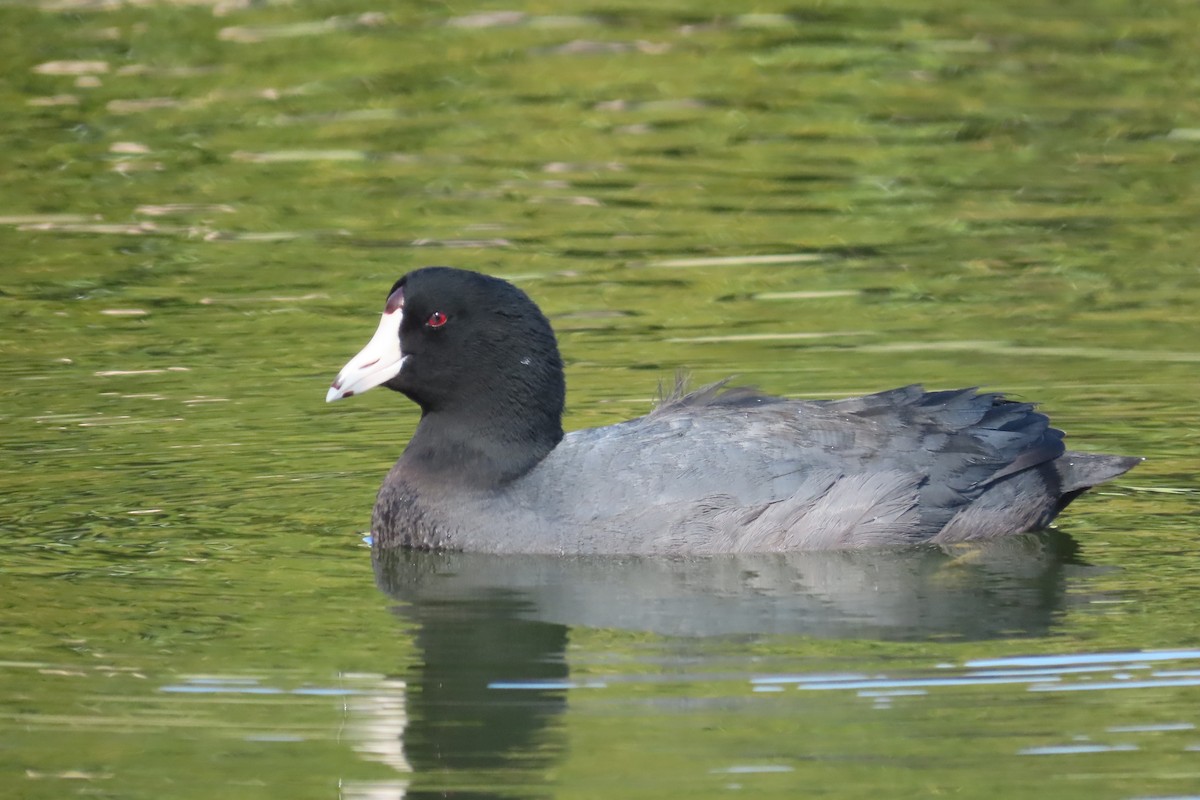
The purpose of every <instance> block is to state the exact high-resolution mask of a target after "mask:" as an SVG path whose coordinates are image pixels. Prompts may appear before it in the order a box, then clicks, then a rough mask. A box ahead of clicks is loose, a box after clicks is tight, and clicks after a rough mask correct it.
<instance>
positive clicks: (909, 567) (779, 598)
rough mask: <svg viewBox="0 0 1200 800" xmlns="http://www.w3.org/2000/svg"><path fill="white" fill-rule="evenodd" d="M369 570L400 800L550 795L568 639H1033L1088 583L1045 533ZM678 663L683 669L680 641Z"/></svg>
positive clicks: (444, 562)
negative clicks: (632, 635)
mask: <svg viewBox="0 0 1200 800" xmlns="http://www.w3.org/2000/svg"><path fill="white" fill-rule="evenodd" d="M373 560H374V564H375V574H376V580H377V582H378V585H379V587H380V588H381V589H382V590H383V591H384V592H386V593H387V594H388V595H389V596H390V597H392V598H394V599H396V600H398V601H400V603H399V605H398V606H397V607H396V613H397V614H398V615H399V616H400V617H401V618H403V619H404V620H405V621H406V622H407V623H409V624H411V625H412V626H414V637H415V643H416V646H417V648H418V651H419V661H418V663H417V664H416V666H415V667H413V669H412V671H411V673H410V674H409V675H407V676H406V680H407V687H408V688H407V716H408V722H407V728H406V730H405V731H404V734H403V738H404V742H403V751H404V755H405V757H406V758H407V760H408V763H409V764H411V767H412V769H413V774H412V776H411V782H410V784H409V786H408V787H407V794H406V796H408V797H443V796H453V797H511V796H526V797H527V796H539V795H542V794H549V793H550V792H551V789H552V787H551V786H550V785H549V784H548V783H547V779H545V778H544V777H542V776H545V775H546V774H547V773H548V771H549V769H550V768H551V767H553V765H554V762H555V760H556V759H557V757H558V754H559V753H560V752H561V750H562V746H561V745H562V743H561V742H560V741H557V738H558V737H556V725H555V722H556V718H557V717H558V716H559V715H560V714H561V713H562V712H563V711H564V709H565V707H566V690H565V689H564V688H562V686H563V685H564V683H565V682H566V681H568V680H569V678H570V670H569V665H568V663H567V659H566V647H567V639H568V633H569V630H570V629H571V628H572V627H577V626H581V627H588V628H613V629H620V630H629V631H647V632H653V633H657V634H661V635H663V636H666V637H691V641H692V642H694V637H712V636H722V637H729V636H735V637H736V636H742V637H762V636H777V635H792V636H807V637H819V638H868V639H891V640H913V639H925V638H932V637H937V638H945V637H951V638H957V639H973V640H979V639H989V638H997V637H1011V636H1022V635H1025V636H1031V635H1032V636H1037V635H1043V634H1045V633H1047V632H1048V631H1049V630H1050V629H1051V628H1052V626H1053V624H1054V621H1055V619H1056V617H1057V615H1058V614H1059V612H1061V610H1062V609H1063V607H1064V604H1065V602H1066V597H1067V594H1066V583H1067V580H1068V577H1069V576H1070V575H1071V574H1072V573H1074V572H1078V571H1080V570H1082V569H1084V567H1082V565H1080V564H1078V562H1077V561H1076V560H1075V545H1074V542H1073V541H1072V540H1071V539H1070V538H1069V537H1067V536H1065V535H1062V534H1057V533H1053V532H1051V533H1047V534H1042V535H1025V536H1013V537H1007V538H1004V539H1001V540H998V541H995V542H990V543H984V544H979V545H969V546H967V545H964V546H958V547H953V548H922V549H906V550H876V551H865V552H858V551H846V552H819V553H787V554H770V555H760V554H755V555H731V556H719V557H705V558H680V559H668V558H647V557H638V558H619V557H559V556H492V555H481V554H470V553H423V552H412V551H406V550H383V549H377V550H376V551H375V552H374V554H373ZM663 646H664V647H666V648H669V647H670V639H665V640H664V644H663ZM680 646H681V648H687V649H688V651H689V653H691V654H692V655H693V656H694V654H695V652H696V651H695V649H694V648H692V647H691V646H690V645H689V643H688V641H685V640H681V641H680ZM726 666H727V665H726ZM697 668H698V669H703V666H702V665H700V666H698V667H697ZM514 683H515V684H518V685H519V688H511V687H512V685H513V684H514ZM506 787H507V788H506Z"/></svg>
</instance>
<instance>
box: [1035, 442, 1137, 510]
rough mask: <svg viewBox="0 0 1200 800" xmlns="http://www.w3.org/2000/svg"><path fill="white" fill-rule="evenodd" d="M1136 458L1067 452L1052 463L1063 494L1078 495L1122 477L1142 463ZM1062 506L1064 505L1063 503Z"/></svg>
mask: <svg viewBox="0 0 1200 800" xmlns="http://www.w3.org/2000/svg"><path fill="white" fill-rule="evenodd" d="M1142 460H1143V459H1141V458H1140V457H1138V456H1110V455H1104V454H1103V453H1076V452H1072V451H1067V452H1066V453H1063V454H1062V455H1061V456H1060V457H1059V458H1058V459H1057V460H1055V462H1054V466H1055V467H1056V468H1057V469H1058V476H1059V479H1060V480H1061V481H1062V492H1063V494H1068V493H1075V494H1078V493H1079V492H1082V491H1083V490H1085V489H1090V488H1091V487H1093V486H1095V485H1096V484H1098V483H1104V482H1105V481H1108V480H1112V479H1113V478H1115V477H1117V476H1118V475H1124V474H1125V473H1126V472H1128V471H1129V470H1131V469H1133V468H1134V467H1136V466H1137V465H1138V464H1140V463H1142ZM1063 505H1066V504H1065V503H1064V504H1063Z"/></svg>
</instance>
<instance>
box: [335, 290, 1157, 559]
mask: <svg viewBox="0 0 1200 800" xmlns="http://www.w3.org/2000/svg"><path fill="white" fill-rule="evenodd" d="M377 386H384V387H387V388H388V389H392V390H394V391H397V392H400V393H401V394H403V395H405V396H407V397H408V398H409V399H410V400H411V401H412V402H414V403H415V404H416V405H417V406H418V407H419V408H420V420H419V421H418V423H417V425H416V429H415V431H414V432H413V434H412V437H411V439H410V440H409V442H408V444H407V446H406V447H405V448H404V450H403V453H402V454H401V456H400V458H399V460H398V461H397V462H396V464H395V466H393V467H392V469H391V470H390V471H389V472H388V474H387V476H386V478H385V479H384V482H383V485H382V486H381V488H380V490H379V493H378V495H377V498H376V502H375V506H374V511H373V514H372V520H371V540H372V546H373V547H375V548H395V547H400V548H411V549H415V550H438V551H465V552H482V553H496V554H506V553H530V554H546V555H563V556H570V555H600V554H606V555H627V556H636V555H665V556H706V555H717V554H727V553H772V552H788V551H800V550H837V549H863V548H887V547H901V546H915V545H922V544H929V545H949V544H955V543H959V542H970V541H979V540H988V539H994V538H996V537H1001V536H1006V535H1010V534H1017V533H1024V532H1029V531H1036V530H1039V529H1042V528H1045V527H1046V526H1047V525H1049V523H1050V521H1051V520H1053V519H1054V518H1055V516H1056V515H1057V514H1058V513H1059V512H1060V511H1062V510H1063V509H1064V508H1065V507H1066V506H1067V505H1068V504H1069V503H1070V502H1071V501H1072V500H1074V499H1075V498H1076V497H1078V496H1079V495H1080V494H1082V493H1083V492H1084V491H1086V490H1087V489H1089V488H1091V487H1093V486H1095V485H1097V484H1099V483H1102V482H1104V481H1107V480H1110V479H1112V478H1115V477H1117V476H1119V475H1122V474H1124V473H1125V472H1126V471H1128V470H1129V469H1131V468H1133V467H1134V466H1135V465H1136V464H1137V463H1139V462H1140V461H1141V460H1142V459H1141V458H1138V457H1131V456H1118V455H1104V454H1096V453H1083V452H1075V451H1070V450H1067V449H1066V446H1065V445H1064V443H1063V432H1062V431H1060V430H1058V429H1057V428H1054V427H1051V425H1050V421H1049V419H1048V418H1047V417H1046V415H1045V414H1043V413H1041V412H1040V411H1038V410H1037V409H1036V408H1035V406H1034V405H1033V404H1031V403H1027V402H1019V401H1014V400H1011V399H1008V398H1006V397H1005V396H1004V395H1003V394H1001V393H998V392H985V391H980V390H978V389H974V388H972V389H954V390H947V391H926V390H925V389H924V388H922V387H921V386H920V385H910V386H904V387H901V388H897V389H891V390H888V391H882V392H878V393H875V394H868V395H865V396H859V397H850V398H845V399H832V400H797V399H787V398H783V397H778V396H773V395H769V394H765V393H763V392H760V391H758V390H756V389H754V388H749V387H741V386H732V385H730V384H729V383H728V382H718V383H716V384H711V385H708V386H703V387H700V388H698V389H695V390H691V391H688V390H686V389H684V388H682V387H677V388H676V390H675V391H674V392H671V393H670V394H669V396H666V397H664V398H663V399H662V401H661V402H660V403H659V404H658V405H657V406H656V407H655V408H653V410H651V411H650V412H649V413H647V414H646V415H644V416H641V417H638V418H635V419H631V420H628V421H625V422H619V423H616V424H613V425H607V426H603V427H597V428H589V429H582V430H576V431H572V432H570V433H566V434H564V433H563V425H562V418H563V407H564V401H565V396H566V382H565V377H564V373H563V362H562V358H561V356H560V354H559V349H558V343H557V340H556V337H555V334H554V331H553V329H552V327H551V325H550V322H549V320H548V319H547V318H546V316H545V314H543V312H542V311H541V310H540V309H539V308H538V306H537V305H536V303H535V302H534V301H533V300H532V299H531V298H530V297H529V295H528V294H526V293H525V292H524V291H522V290H521V289H520V288H518V287H517V286H515V285H513V284H512V283H510V282H508V281H505V280H503V279H501V278H498V277H494V276H490V275H486V274H483V273H479V272H473V271H468V270H462V269H455V268H451V267H424V268H421V269H416V270H414V271H412V272H409V273H408V274H407V275H405V276H404V277H402V278H400V280H398V281H396V282H395V283H394V284H393V285H392V288H391V290H390V291H389V292H388V294H387V299H386V301H385V303H384V308H383V313H382V315H381V317H380V321H379V325H378V328H377V329H376V331H375V333H374V335H373V336H372V337H371V339H370V341H369V342H368V343H367V345H366V347H364V348H363V349H362V351H361V352H359V353H358V354H357V355H355V356H354V357H353V358H352V359H350V361H349V362H348V363H347V364H346V365H345V367H343V368H342V370H341V371H340V372H339V373H338V375H337V378H336V379H335V380H334V381H333V384H332V385H331V386H330V388H329V390H328V392H327V394H326V398H325V399H326V401H327V402H333V401H335V400H339V399H343V398H347V397H351V396H354V395H358V394H362V393H363V392H365V391H367V390H369V389H371V388H374V387H377Z"/></svg>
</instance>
